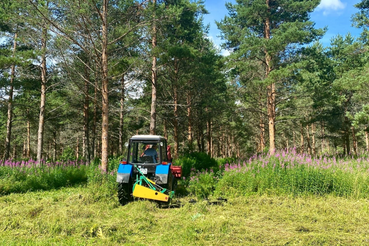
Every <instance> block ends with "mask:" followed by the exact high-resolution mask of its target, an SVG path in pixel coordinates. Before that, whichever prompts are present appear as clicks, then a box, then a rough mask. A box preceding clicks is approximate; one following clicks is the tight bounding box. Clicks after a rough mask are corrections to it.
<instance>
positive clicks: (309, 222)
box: [0, 152, 369, 246]
mask: <svg viewBox="0 0 369 246" xmlns="http://www.w3.org/2000/svg"><path fill="white" fill-rule="evenodd" d="M118 163H119V161H117V160H112V165H111V169H110V170H109V171H108V172H107V173H104V172H101V171H100V170H99V169H98V168H97V165H98V163H93V164H90V165H84V164H81V165H80V164H78V165H77V163H76V162H71V163H70V164H65V163H62V164H60V165H59V164H57V163H55V164H56V165H55V164H49V165H43V166H41V167H37V166H35V165H33V163H32V162H30V164H27V163H25V164H19V163H16V162H13V161H11V162H7V165H6V166H3V167H0V218H1V220H0V245H104V246H107V245H367V244H368V245H369V188H368V187H369V158H367V157H365V158H364V157H359V158H352V157H350V158H346V159H337V160H336V159H335V158H325V157H318V158H311V157H310V156H306V155H298V154H296V153H293V152H292V153H291V152H289V153H287V152H280V153H277V154H276V156H273V157H270V156H267V155H265V156H254V157H252V158H250V159H249V160H248V161H245V162H242V163H241V162H238V163H233V164H224V165H220V167H219V170H218V171H216V172H214V171H212V170H209V171H206V170H205V171H204V170H203V171H199V170H196V169H194V170H192V171H191V173H190V177H186V178H185V179H182V180H181V182H180V187H181V189H182V191H183V193H182V194H188V193H187V192H189V194H190V195H188V196H184V197H182V198H180V199H179V200H180V201H181V202H182V204H184V206H183V207H180V208H169V209H163V208H159V206H158V205H157V204H156V203H155V202H149V201H135V202H132V203H130V204H128V205H126V206H123V207H122V206H120V205H119V203H118V199H117V194H116V193H117V190H116V182H115V172H116V167H117V165H118ZM191 165H192V164H191ZM177 194H178V193H177ZM179 194H181V193H179ZM195 196H196V197H198V198H206V197H210V199H212V198H213V199H214V197H216V196H224V197H226V198H227V199H228V202H224V203H223V204H222V205H209V203H208V202H207V201H206V200H204V199H199V200H198V202H197V203H194V204H192V203H189V200H190V199H192V198H194V197H195Z"/></svg>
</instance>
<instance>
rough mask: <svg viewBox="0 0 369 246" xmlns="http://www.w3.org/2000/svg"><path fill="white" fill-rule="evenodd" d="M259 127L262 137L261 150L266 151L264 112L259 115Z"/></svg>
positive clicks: (260, 140) (260, 141)
mask: <svg viewBox="0 0 369 246" xmlns="http://www.w3.org/2000/svg"><path fill="white" fill-rule="evenodd" d="M259 129H260V139H259V146H260V147H259V148H260V152H263V151H264V148H265V139H264V136H265V124H264V119H263V114H262V113H260V116H259Z"/></svg>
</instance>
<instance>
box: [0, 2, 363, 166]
mask: <svg viewBox="0 0 369 246" xmlns="http://www.w3.org/2000/svg"><path fill="white" fill-rule="evenodd" d="M318 4H319V1H316V0H313V1H292V0H275V1H274V0H266V1H265V0H263V1H259V0H254V1H243V0H237V1H236V3H235V4H230V3H228V4H226V7H227V9H228V12H229V14H228V16H226V17H225V18H224V19H222V20H221V21H220V22H219V23H216V24H217V25H218V28H219V29H220V31H221V37H222V39H223V40H224V43H223V47H222V48H224V49H227V50H229V51H230V55H229V56H226V57H223V56H221V55H220V50H219V49H218V48H217V47H216V45H214V44H213V43H212V42H211V40H210V39H209V38H208V29H209V27H208V25H205V24H204V21H203V16H204V15H205V14H207V13H208V12H207V10H206V8H205V6H204V3H203V1H190V0H147V1H135V0H119V1H118V0H84V1H82V0H50V1H44V0H41V1H40V0H37V1H36V0H16V1H13V0H3V1H2V2H1V3H0V6H1V8H0V83H1V90H0V121H1V125H0V141H1V142H2V143H4V144H2V145H0V153H1V157H2V159H9V158H15V159H16V158H18V159H20V158H35V159H37V160H38V161H39V162H40V161H41V160H42V159H52V160H57V159H59V158H64V157H66V156H68V155H72V156H74V157H75V158H83V159H86V160H87V161H90V160H92V159H93V158H100V159H101V168H102V169H103V170H107V167H108V159H109V156H111V155H122V154H123V153H124V151H125V145H124V144H125V142H126V141H127V139H128V138H129V136H131V135H134V134H158V135H164V136H165V137H166V138H167V139H168V140H169V143H170V144H171V145H172V147H173V148H172V149H173V155H174V156H175V157H178V156H179V155H180V154H183V153H185V152H193V151H199V152H207V153H208V154H209V155H210V156H212V157H238V158H242V157H246V156H248V155H249V154H251V153H256V152H266V151H269V153H270V154H274V152H275V150H276V149H282V148H292V147H295V148H297V149H298V150H299V151H300V152H301V153H303V152H308V153H310V154H313V155H317V154H321V153H333V151H335V152H340V153H342V154H349V153H357V152H358V151H359V149H366V150H368V148H369V147H368V145H369V143H368V129H367V125H368V121H369V117H368V115H369V106H368V103H367V102H368V100H367V99H368V97H367V93H366V90H365V89H366V87H367V86H368V83H367V81H366V72H367V64H368V62H367V52H366V49H367V35H366V34H367V30H366V26H367V24H368V23H366V19H367V9H368V6H367V5H368V4H367V3H366V1H363V2H362V3H359V4H357V5H356V7H357V9H358V12H357V14H355V16H354V17H353V24H355V25H356V26H357V27H358V28H362V29H363V32H362V35H361V37H359V38H354V37H352V36H350V34H347V35H346V36H339V35H338V36H336V37H334V38H333V39H332V40H331V44H330V45H329V46H328V47H324V46H323V45H322V44H321V43H319V39H320V38H321V37H322V36H323V35H324V33H325V31H326V30H325V29H316V28H315V27H314V23H313V22H312V21H311V20H310V13H311V12H312V11H313V10H314V9H315V8H316V6H317V5H318Z"/></svg>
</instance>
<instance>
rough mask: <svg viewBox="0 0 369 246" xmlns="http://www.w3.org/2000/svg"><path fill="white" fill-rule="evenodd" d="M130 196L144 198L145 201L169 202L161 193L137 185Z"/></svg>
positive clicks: (167, 197) (166, 196)
mask: <svg viewBox="0 0 369 246" xmlns="http://www.w3.org/2000/svg"><path fill="white" fill-rule="evenodd" d="M132 195H133V196H134V197H138V198H146V199H151V200H156V201H162V202H168V201H169V196H168V195H166V194H164V193H161V192H159V191H156V190H152V189H150V188H147V187H145V186H142V185H139V184H136V185H135V187H134V189H133V193H132Z"/></svg>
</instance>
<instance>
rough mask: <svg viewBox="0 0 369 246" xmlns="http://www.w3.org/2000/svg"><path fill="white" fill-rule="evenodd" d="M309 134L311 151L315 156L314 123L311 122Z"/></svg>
mask: <svg viewBox="0 0 369 246" xmlns="http://www.w3.org/2000/svg"><path fill="white" fill-rule="evenodd" d="M311 134H312V136H311V138H312V145H311V148H312V151H313V156H315V154H316V153H315V152H316V150H315V124H312V125H311Z"/></svg>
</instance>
